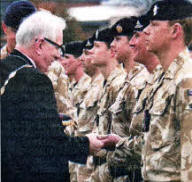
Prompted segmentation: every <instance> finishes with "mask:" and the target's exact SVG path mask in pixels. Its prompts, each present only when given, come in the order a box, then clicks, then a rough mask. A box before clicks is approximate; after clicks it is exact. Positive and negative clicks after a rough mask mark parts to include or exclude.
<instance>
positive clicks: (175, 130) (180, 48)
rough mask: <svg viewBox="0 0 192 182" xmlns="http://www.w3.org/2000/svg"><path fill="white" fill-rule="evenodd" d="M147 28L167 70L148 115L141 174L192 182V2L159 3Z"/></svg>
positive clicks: (152, 48)
mask: <svg viewBox="0 0 192 182" xmlns="http://www.w3.org/2000/svg"><path fill="white" fill-rule="evenodd" d="M148 16H149V19H150V25H149V26H148V27H147V28H146V29H145V33H146V42H147V49H148V51H151V52H154V53H155V54H156V55H157V56H158V58H159V60H160V63H161V65H162V67H163V70H164V71H165V74H164V76H163V78H162V79H161V81H160V82H159V87H158V88H157V89H156V90H154V91H153V92H152V97H151V99H150V100H149V103H148V108H147V109H146V110H145V122H144V126H145V127H144V137H145V143H144V148H143V152H142V161H143V168H142V174H143V177H144V180H147V181H155V180H158V181H192V147H191V146H192V140H191V139H192V124H191V123H192V106H191V103H192V59H191V56H190V52H189V50H188V48H187V46H188V45H189V43H190V40H191V35H192V3H191V2H189V1H185V0H182V1H181V0H180V1H179V0H167V1H160V2H157V3H155V4H154V5H153V6H152V8H151V10H150V11H149V14H148Z"/></svg>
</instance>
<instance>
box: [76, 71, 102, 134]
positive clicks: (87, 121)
mask: <svg viewBox="0 0 192 182" xmlns="http://www.w3.org/2000/svg"><path fill="white" fill-rule="evenodd" d="M103 82H104V77H103V75H102V74H99V75H98V76H97V77H96V78H95V79H94V80H93V81H92V82H91V86H90V88H89V90H88V92H87V93H86V95H85V97H84V100H83V102H82V103H81V104H80V106H79V108H78V110H79V111H78V126H77V134H76V135H77V136H81V135H85V134H87V133H90V132H91V131H92V129H93V125H94V121H95V117H96V114H97V110H98V105H97V103H98V102H99V101H100V99H101V96H102V91H103Z"/></svg>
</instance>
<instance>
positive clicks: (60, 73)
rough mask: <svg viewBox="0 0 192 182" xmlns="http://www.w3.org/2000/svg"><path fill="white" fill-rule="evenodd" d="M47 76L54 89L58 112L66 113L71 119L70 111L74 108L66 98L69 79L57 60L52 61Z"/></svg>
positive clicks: (67, 97)
mask: <svg viewBox="0 0 192 182" xmlns="http://www.w3.org/2000/svg"><path fill="white" fill-rule="evenodd" d="M61 59H62V58H61ZM47 76H48V77H49V78H50V80H51V82H52V85H53V88H54V92H55V98H56V101H57V108H58V112H59V113H66V114H68V115H70V116H71V117H72V115H71V112H70V111H72V109H74V108H73V106H72V102H71V101H70V98H69V96H68V89H69V78H68V76H67V75H66V73H65V69H64V67H63V65H62V64H61V63H60V61H59V60H57V61H54V62H53V63H52V64H51V65H50V66H49V68H48V71H47ZM74 112H75V111H74Z"/></svg>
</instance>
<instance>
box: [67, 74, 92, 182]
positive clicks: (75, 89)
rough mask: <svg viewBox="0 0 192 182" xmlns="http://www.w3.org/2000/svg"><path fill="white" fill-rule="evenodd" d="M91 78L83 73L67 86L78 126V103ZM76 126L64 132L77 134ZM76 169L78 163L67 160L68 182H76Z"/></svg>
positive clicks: (81, 100) (85, 91)
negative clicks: (77, 79) (76, 80)
mask: <svg viewBox="0 0 192 182" xmlns="http://www.w3.org/2000/svg"><path fill="white" fill-rule="evenodd" d="M90 84H91V78H90V77H89V76H88V75H87V74H84V75H83V76H82V77H81V79H80V80H79V81H78V82H75V81H74V80H73V81H72V82H71V84H70V86H69V90H70V92H69V97H70V100H71V101H72V104H73V106H74V107H75V108H76V115H75V116H74V117H75V121H76V122H77V126H78V114H79V105H80V104H81V102H83V99H84V97H85V95H86V93H87V91H88V90H89V88H90ZM77 126H68V127H66V129H65V133H69V134H70V135H71V136H74V135H75V136H76V135H77ZM77 169H78V164H77V163H74V162H69V173H70V182H77V181H78V179H77Z"/></svg>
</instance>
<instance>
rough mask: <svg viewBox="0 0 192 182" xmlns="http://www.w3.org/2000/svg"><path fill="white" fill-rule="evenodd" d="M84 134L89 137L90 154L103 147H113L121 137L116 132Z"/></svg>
mask: <svg viewBox="0 0 192 182" xmlns="http://www.w3.org/2000/svg"><path fill="white" fill-rule="evenodd" d="M86 136H87V137H88V139H89V153H90V154H94V153H96V152H98V151H100V150H101V149H102V148H104V147H114V146H115V145H116V144H117V143H118V142H119V140H120V139H121V137H120V136H118V135H116V134H109V135H97V134H95V133H90V134H88V135H86Z"/></svg>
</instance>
